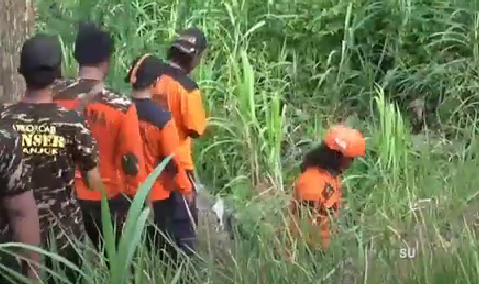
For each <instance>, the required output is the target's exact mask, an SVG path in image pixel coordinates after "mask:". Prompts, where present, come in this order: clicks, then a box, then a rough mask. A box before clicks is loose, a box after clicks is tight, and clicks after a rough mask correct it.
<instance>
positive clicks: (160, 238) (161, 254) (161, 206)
mask: <svg viewBox="0 0 479 284" xmlns="http://www.w3.org/2000/svg"><path fill="white" fill-rule="evenodd" d="M152 207H153V216H154V224H153V225H149V226H148V227H147V240H146V244H147V248H148V250H150V252H154V253H155V255H157V256H158V258H159V259H160V260H161V261H168V260H174V259H175V258H176V249H175V247H174V245H173V244H172V240H171V239H170V238H171V235H172V234H171V231H170V223H171V202H170V199H169V198H167V199H165V200H159V201H154V202H153V204H152Z"/></svg>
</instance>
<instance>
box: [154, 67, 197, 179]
mask: <svg viewBox="0 0 479 284" xmlns="http://www.w3.org/2000/svg"><path fill="white" fill-rule="evenodd" d="M156 93H157V94H156V95H155V96H154V97H153V100H154V101H155V102H156V103H158V104H160V105H161V106H163V107H165V108H166V109H167V110H168V111H169V112H170V113H171V115H172V116H173V118H174V120H175V123H176V127H177V128H178V135H179V138H180V147H179V149H178V158H179V160H180V162H181V165H182V166H183V167H184V168H185V170H193V169H194V164H193V161H192V158H191V138H198V137H199V136H201V135H203V132H204V130H205V126H206V115H205V110H204V107H203V101H202V98H201V93H200V91H199V89H198V85H197V84H196V83H195V82H193V81H192V80H191V79H190V78H189V77H188V76H187V75H186V74H184V73H183V72H182V71H181V70H178V69H176V68H174V67H172V66H170V65H167V66H166V67H165V72H164V74H163V75H162V76H161V77H160V81H159V82H158V84H157V88H156Z"/></svg>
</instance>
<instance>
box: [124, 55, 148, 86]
mask: <svg viewBox="0 0 479 284" xmlns="http://www.w3.org/2000/svg"><path fill="white" fill-rule="evenodd" d="M148 56H150V55H149V54H145V55H142V56H139V57H137V58H135V60H133V62H132V64H131V66H132V67H131V69H130V70H129V71H128V73H127V75H126V78H125V82H128V83H131V75H132V73H133V71H135V72H136V74H135V76H138V69H139V68H140V67H141V66H137V65H138V62H139V61H140V60H142V59H143V60H145V59H146V58H147V57H148ZM142 63H143V62H142ZM135 69H136V70H135ZM153 83H154V81H151V82H148V81H145V80H138V78H137V79H136V80H135V82H134V83H131V86H132V88H133V91H144V90H145V89H146V88H148V87H149V86H150V85H151V84H153Z"/></svg>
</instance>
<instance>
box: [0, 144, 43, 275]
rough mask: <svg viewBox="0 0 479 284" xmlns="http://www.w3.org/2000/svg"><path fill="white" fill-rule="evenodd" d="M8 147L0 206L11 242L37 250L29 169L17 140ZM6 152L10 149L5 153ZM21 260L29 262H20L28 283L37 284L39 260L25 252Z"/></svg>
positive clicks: (32, 254)
mask: <svg viewBox="0 0 479 284" xmlns="http://www.w3.org/2000/svg"><path fill="white" fill-rule="evenodd" d="M11 145H12V147H6V149H5V150H6V151H4V152H3V153H1V155H2V158H1V159H2V162H1V163H2V168H3V169H4V170H3V171H2V172H1V186H2V187H3V188H2V189H3V192H2V203H3V206H4V208H5V209H6V213H7V215H8V219H9V222H10V226H11V228H12V231H13V238H14V240H15V241H17V242H21V243H23V244H26V245H30V246H37V247H38V246H40V224H39V217H38V209H37V204H36V201H35V198H34V196H33V191H32V189H31V187H30V186H31V174H32V173H31V169H30V168H29V166H28V165H26V164H25V163H24V162H23V152H22V141H21V138H19V137H15V139H14V140H13V139H12V143H11ZM7 148H10V149H7ZM21 254H22V255H23V257H25V258H26V259H28V260H30V261H31V263H30V265H29V264H28V263H27V262H22V264H23V265H24V266H23V268H24V271H25V272H26V273H27V275H28V277H29V278H30V279H34V280H38V279H39V278H38V274H37V272H36V263H38V261H39V259H40V256H39V254H38V253H37V252H35V251H32V250H28V249H25V250H23V251H22V252H21Z"/></svg>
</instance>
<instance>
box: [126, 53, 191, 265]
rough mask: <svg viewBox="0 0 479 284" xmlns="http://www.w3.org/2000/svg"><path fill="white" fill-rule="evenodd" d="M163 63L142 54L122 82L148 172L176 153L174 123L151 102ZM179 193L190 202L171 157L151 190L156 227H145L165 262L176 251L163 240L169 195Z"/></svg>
mask: <svg viewBox="0 0 479 284" xmlns="http://www.w3.org/2000/svg"><path fill="white" fill-rule="evenodd" d="M164 67H165V63H163V62H162V61H161V60H160V59H158V58H156V57H155V56H153V55H150V54H145V55H143V56H141V57H139V58H137V59H136V60H135V61H134V62H133V66H132V68H131V70H130V71H129V72H128V74H127V76H126V78H125V81H126V82H129V83H131V84H132V85H133V102H134V103H135V105H136V109H137V114H138V121H139V127H140V135H141V137H142V140H143V152H144V155H145V163H146V169H147V172H149V173H151V172H153V171H154V170H155V168H156V167H157V166H158V164H160V163H161V161H163V160H164V159H165V158H166V157H168V156H170V155H171V154H175V155H176V154H177V152H178V150H179V147H180V138H179V136H178V129H177V128H176V123H175V120H174V119H173V118H172V117H171V114H170V113H169V112H168V111H167V110H166V109H165V108H163V107H162V106H160V105H158V104H157V103H155V102H154V101H153V100H152V96H153V95H154V94H155V92H156V87H157V84H158V82H159V78H160V76H161V75H162V71H163V68H164ZM171 192H178V193H180V194H181V195H183V196H185V197H186V200H187V201H188V202H190V203H191V202H192V199H193V196H192V185H191V183H190V180H189V178H188V176H187V174H186V171H185V170H184V168H183V167H182V166H181V164H180V160H179V158H178V157H176V156H175V157H173V159H171V160H170V161H169V163H168V164H167V166H166V168H165V170H164V171H163V173H162V174H161V175H160V178H159V180H158V181H157V182H156V183H155V184H154V186H153V188H152V189H151V191H150V195H149V200H148V201H149V203H150V204H151V205H152V207H153V212H154V223H155V226H156V228H155V226H150V227H149V228H148V235H149V245H151V242H153V245H154V246H155V247H156V249H157V250H158V252H159V253H160V259H165V251H166V252H167V253H168V255H169V257H170V258H173V259H175V258H176V249H174V248H173V247H172V246H169V245H168V243H169V241H168V240H166V239H165V238H164V237H165V235H166V234H168V231H169V228H170V221H171V218H170V217H171V215H172V213H171V212H172V210H173V208H172V206H171V205H172V204H171V201H170V193H171Z"/></svg>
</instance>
